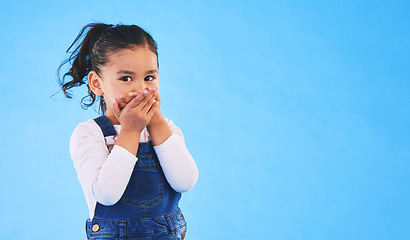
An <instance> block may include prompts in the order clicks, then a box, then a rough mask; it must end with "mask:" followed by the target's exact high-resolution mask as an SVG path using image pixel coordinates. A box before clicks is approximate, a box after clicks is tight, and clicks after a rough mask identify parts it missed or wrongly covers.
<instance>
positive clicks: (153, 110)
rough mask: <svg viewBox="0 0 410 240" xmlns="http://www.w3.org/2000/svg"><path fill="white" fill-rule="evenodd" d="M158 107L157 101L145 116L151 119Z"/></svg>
mask: <svg viewBox="0 0 410 240" xmlns="http://www.w3.org/2000/svg"><path fill="white" fill-rule="evenodd" d="M158 107H159V102H158V101H156V102H154V104H152V106H151V108H150V109H149V111H148V112H147V116H148V117H149V118H151V117H152V116H153V115H154V113H155V111H157V110H158Z"/></svg>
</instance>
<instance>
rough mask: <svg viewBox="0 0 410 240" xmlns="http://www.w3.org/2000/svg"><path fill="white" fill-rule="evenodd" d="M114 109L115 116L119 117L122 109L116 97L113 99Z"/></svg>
mask: <svg viewBox="0 0 410 240" xmlns="http://www.w3.org/2000/svg"><path fill="white" fill-rule="evenodd" d="M112 111H113V112H114V115H115V117H116V118H117V119H118V117H119V116H120V112H121V110H120V106H119V104H118V101H117V99H116V98H114V100H113V101H112Z"/></svg>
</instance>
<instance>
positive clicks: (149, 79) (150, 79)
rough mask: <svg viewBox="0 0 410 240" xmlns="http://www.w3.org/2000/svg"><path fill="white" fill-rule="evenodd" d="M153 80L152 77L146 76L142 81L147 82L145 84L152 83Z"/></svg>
mask: <svg viewBox="0 0 410 240" xmlns="http://www.w3.org/2000/svg"><path fill="white" fill-rule="evenodd" d="M154 79H155V78H154V77H153V76H146V77H145V78H144V81H147V82H150V81H152V80H154Z"/></svg>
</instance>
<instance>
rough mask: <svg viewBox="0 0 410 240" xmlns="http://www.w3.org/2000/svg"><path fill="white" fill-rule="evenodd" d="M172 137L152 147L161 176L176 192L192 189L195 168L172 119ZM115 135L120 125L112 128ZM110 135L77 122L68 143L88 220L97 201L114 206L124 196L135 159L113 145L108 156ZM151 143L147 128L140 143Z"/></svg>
mask: <svg viewBox="0 0 410 240" xmlns="http://www.w3.org/2000/svg"><path fill="white" fill-rule="evenodd" d="M166 121H167V123H168V125H169V126H170V128H171V130H172V135H171V136H170V137H169V138H168V139H167V140H166V141H165V142H164V143H162V144H161V145H159V146H154V150H155V152H156V154H157V156H158V160H159V162H160V165H161V167H162V170H163V172H164V175H165V177H166V179H167V181H168V183H169V184H170V186H171V187H172V188H173V189H174V190H175V191H177V192H186V191H189V190H191V189H192V188H193V187H194V185H195V183H196V181H197V179H198V169H197V167H196V164H195V161H194V160H193V158H192V157H191V155H190V153H189V152H188V149H187V148H186V146H185V140H184V136H183V135H182V132H181V130H180V129H179V128H178V127H177V126H175V124H174V123H173V122H172V120H169V119H166ZM114 128H115V130H116V131H117V133H119V132H120V131H121V125H114ZM115 140H116V139H115V138H114V137H113V136H109V137H105V139H104V135H103V133H102V130H101V128H100V127H99V126H98V124H97V123H96V122H95V121H94V120H91V119H90V120H88V121H86V122H83V123H80V124H79V125H78V126H77V127H76V128H75V129H74V131H73V133H72V135H71V140H70V153H71V158H72V159H73V162H74V167H75V169H76V171H77V175H78V179H79V181H80V184H81V187H82V189H83V192H84V195H85V199H86V201H87V205H88V209H89V213H90V219H93V217H94V209H95V206H96V204H97V202H99V203H101V204H103V205H113V204H115V203H116V202H118V200H119V199H120V198H121V196H122V195H123V193H124V191H125V189H126V187H127V185H128V182H129V180H130V177H131V174H132V172H133V169H134V165H135V163H136V162H137V161H138V159H137V157H136V156H134V155H132V154H131V153H130V152H128V151H127V150H126V149H124V148H122V147H121V146H118V145H115V146H114V148H113V149H112V151H111V153H110V152H109V151H108V148H107V145H106V143H107V144H110V145H111V144H114V143H115ZM149 140H150V136H149V134H148V131H147V129H144V130H143V131H142V132H141V138H140V142H147V141H149Z"/></svg>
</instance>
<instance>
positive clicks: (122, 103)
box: [116, 96, 128, 109]
mask: <svg viewBox="0 0 410 240" xmlns="http://www.w3.org/2000/svg"><path fill="white" fill-rule="evenodd" d="M116 100H117V102H118V106H119V107H120V109H123V108H124V107H125V106H127V103H128V102H127V101H126V100H125V98H124V97H123V96H117V99H116Z"/></svg>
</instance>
